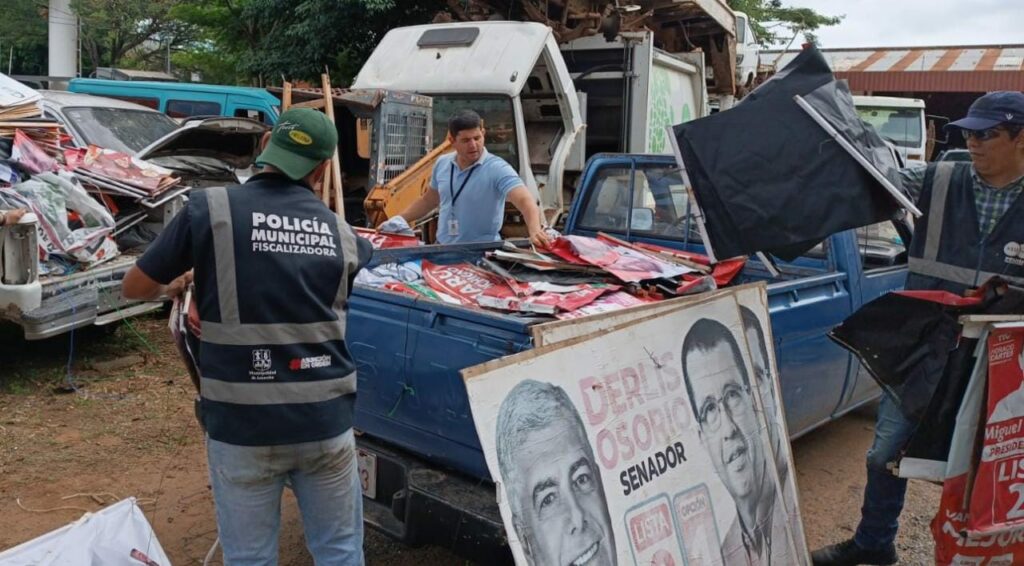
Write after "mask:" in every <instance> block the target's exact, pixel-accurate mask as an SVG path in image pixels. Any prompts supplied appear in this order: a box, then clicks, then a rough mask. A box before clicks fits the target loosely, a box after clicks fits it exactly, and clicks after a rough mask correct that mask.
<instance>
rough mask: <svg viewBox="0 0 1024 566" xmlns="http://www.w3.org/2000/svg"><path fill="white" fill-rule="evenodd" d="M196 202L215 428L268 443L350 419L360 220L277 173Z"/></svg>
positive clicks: (209, 407)
mask: <svg viewBox="0 0 1024 566" xmlns="http://www.w3.org/2000/svg"><path fill="white" fill-rule="evenodd" d="M189 207H190V214H191V229H192V241H193V255H194V258H193V259H194V265H195V283H196V289H197V296H198V298H197V301H198V307H199V316H200V319H201V320H202V329H201V332H202V335H201V341H202V345H201V349H200V356H199V369H200V374H201V379H200V396H201V404H202V418H203V423H204V425H205V426H206V429H207V432H208V434H209V435H210V437H211V438H213V439H216V440H219V441H222V442H227V443H231V444H240V445H247V446H262V445H278V444H292V443H299V442H311V441H315V440H322V439H325V438H330V437H333V436H337V435H339V434H341V433H343V432H345V431H346V430H348V429H349V428H350V427H351V426H352V414H353V405H354V402H355V392H356V374H355V364H354V363H353V361H352V358H351V356H350V354H349V352H348V349H347V348H346V346H345V315H346V302H347V298H348V290H349V289H348V285H349V275H350V274H353V273H355V271H356V270H357V269H358V267H359V263H358V262H359V258H358V250H357V243H356V238H357V237H356V235H355V234H354V232H353V231H352V229H351V228H350V227H349V226H348V225H347V224H346V223H345V221H344V220H342V219H339V218H338V217H337V216H336V215H335V214H334V213H332V212H331V211H330V210H329V209H328V208H327V207H326V206H324V205H323V203H321V202H320V200H319V199H317V198H316V196H315V195H314V194H313V193H312V192H311V191H310V190H309V189H308V188H307V187H305V186H303V185H299V184H296V183H293V182H291V181H289V180H288V179H286V178H285V177H283V176H280V175H273V174H271V175H266V174H265V175H258V176H256V177H254V178H252V179H250V181H249V182H248V183H246V184H245V185H241V186H234V187H229V188H225V187H216V188H211V189H207V190H204V191H196V192H193V193H192V198H191V200H190V202H189Z"/></svg>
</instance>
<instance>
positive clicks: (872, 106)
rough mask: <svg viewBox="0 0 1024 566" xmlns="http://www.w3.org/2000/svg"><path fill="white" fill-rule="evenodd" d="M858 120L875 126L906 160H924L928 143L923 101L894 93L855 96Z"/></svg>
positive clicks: (915, 161) (922, 161)
mask: <svg viewBox="0 0 1024 566" xmlns="http://www.w3.org/2000/svg"><path fill="white" fill-rule="evenodd" d="M853 102H854V104H856V105H857V113H858V114H859V115H860V118H861V120H864V121H865V122H867V123H869V124H871V125H872V126H874V127H875V128H877V129H878V133H879V135H881V136H882V137H883V138H885V139H886V140H887V141H889V142H892V143H893V145H895V146H896V149H897V151H899V152H900V155H902V156H903V159H904V160H906V161H907V162H908V163H924V162H925V153H926V149H927V146H928V127H927V125H926V124H925V114H924V100H921V99H919V98H898V97H893V96H854V97H853Z"/></svg>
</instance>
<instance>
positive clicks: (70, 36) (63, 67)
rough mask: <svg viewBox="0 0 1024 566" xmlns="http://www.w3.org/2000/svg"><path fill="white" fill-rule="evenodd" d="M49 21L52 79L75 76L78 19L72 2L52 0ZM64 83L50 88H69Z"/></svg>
mask: <svg viewBox="0 0 1024 566" xmlns="http://www.w3.org/2000/svg"><path fill="white" fill-rule="evenodd" d="M48 12H49V16H48V18H47V20H48V24H49V26H48V28H49V33H48V39H49V45H48V47H49V56H50V58H49V70H48V71H47V74H48V75H50V76H51V77H73V76H75V72H76V70H75V59H76V57H75V55H76V54H75V48H76V47H77V44H78V18H76V17H75V13H74V12H73V11H72V9H71V0H50V1H49V10H48ZM67 86H68V85H67V83H66V82H64V81H52V82H51V83H50V88H54V89H58V90H62V89H66V88H67Z"/></svg>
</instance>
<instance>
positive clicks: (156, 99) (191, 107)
mask: <svg viewBox="0 0 1024 566" xmlns="http://www.w3.org/2000/svg"><path fill="white" fill-rule="evenodd" d="M68 90H69V91H71V92H78V93H84V94H94V95H98V96H107V97H110V98H118V99H121V100H126V101H129V102H134V103H136V104H141V105H143V106H148V107H150V108H153V109H155V110H159V111H161V112H163V113H165V114H167V115H168V116H170V117H172V118H190V117H193V116H233V117H237V118H252V119H254V120H259V121H261V122H263V123H265V124H268V125H274V124H275V123H276V122H277V117H278V116H279V115H280V108H281V101H280V100H278V99H277V97H275V96H274V95H273V94H270V93H269V92H267V91H266V90H264V89H261V88H253V87H244V86H223V85H208V84H199V83H167V82H156V81H115V80H109V79H72V80H71V84H70V86H69V87H68Z"/></svg>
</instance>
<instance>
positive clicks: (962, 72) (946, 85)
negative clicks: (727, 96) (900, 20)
mask: <svg viewBox="0 0 1024 566" xmlns="http://www.w3.org/2000/svg"><path fill="white" fill-rule="evenodd" d="M821 52H822V54H823V55H824V56H825V58H826V59H827V60H828V61H829V64H830V65H831V66H832V70H833V72H835V74H836V78H840V79H846V80H847V81H849V83H850V90H852V91H854V92H917V93H924V92H947V93H950V92H974V93H977V92H989V91H993V90H1017V91H1024V45H971V46H949V47H867V48H859V49H822V50H821ZM797 53H799V51H762V52H761V63H762V64H774V67H775V68H776V69H781V68H782V67H784V66H786V64H787V63H789V61H791V60H792V59H793V57H795V56H796V54H797Z"/></svg>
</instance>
